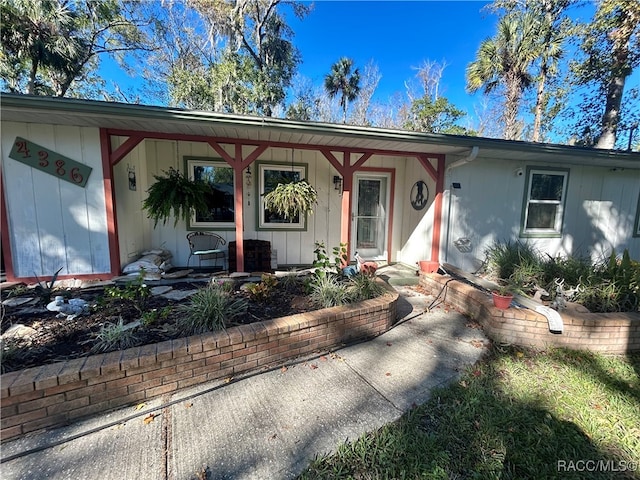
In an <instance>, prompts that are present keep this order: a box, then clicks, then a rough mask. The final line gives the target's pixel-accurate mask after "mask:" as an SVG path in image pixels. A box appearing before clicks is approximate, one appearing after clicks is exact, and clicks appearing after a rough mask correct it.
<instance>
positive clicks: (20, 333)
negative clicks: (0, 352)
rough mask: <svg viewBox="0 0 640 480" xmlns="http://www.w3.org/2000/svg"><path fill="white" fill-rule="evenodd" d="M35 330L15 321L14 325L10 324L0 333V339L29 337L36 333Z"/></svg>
mask: <svg viewBox="0 0 640 480" xmlns="http://www.w3.org/2000/svg"><path fill="white" fill-rule="evenodd" d="M36 333H37V332H36V331H35V330H34V329H33V328H31V327H27V326H26V325H22V324H21V323H16V324H15V325H11V326H10V327H9V328H8V329H7V331H6V332H4V333H3V334H2V337H1V338H2V339H3V340H6V339H8V338H29V337H32V336H34V335H35V334H36Z"/></svg>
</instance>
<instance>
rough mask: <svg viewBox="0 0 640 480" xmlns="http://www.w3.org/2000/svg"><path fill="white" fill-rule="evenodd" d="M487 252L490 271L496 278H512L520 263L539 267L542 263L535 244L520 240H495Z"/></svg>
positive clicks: (530, 266)
mask: <svg viewBox="0 0 640 480" xmlns="http://www.w3.org/2000/svg"><path fill="white" fill-rule="evenodd" d="M485 254H486V257H487V269H488V273H489V274H490V275H493V276H495V277H496V278H502V279H508V278H511V276H512V275H513V274H514V272H515V268H516V266H518V265H527V266H528V267H529V268H532V267H535V268H536V269H537V265H539V264H540V256H539V255H538V252H537V251H536V249H535V248H534V247H533V245H531V244H529V243H522V242H519V241H516V242H512V241H510V240H509V241H508V242H507V243H500V242H494V243H493V244H492V245H491V246H490V247H488V248H487V250H486V251H485Z"/></svg>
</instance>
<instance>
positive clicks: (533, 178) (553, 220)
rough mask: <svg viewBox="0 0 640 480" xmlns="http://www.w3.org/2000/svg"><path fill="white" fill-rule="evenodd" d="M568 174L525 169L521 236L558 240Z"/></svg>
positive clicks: (557, 171)
mask: <svg viewBox="0 0 640 480" xmlns="http://www.w3.org/2000/svg"><path fill="white" fill-rule="evenodd" d="M568 178H569V172H568V171H559V170H551V169H550V170H536V169H533V168H528V169H527V186H526V190H525V199H524V215H523V217H524V218H523V222H522V236H525V237H535V236H542V237H549V236H560V235H561V233H562V221H563V214H564V204H565V197H566V192H567V180H568Z"/></svg>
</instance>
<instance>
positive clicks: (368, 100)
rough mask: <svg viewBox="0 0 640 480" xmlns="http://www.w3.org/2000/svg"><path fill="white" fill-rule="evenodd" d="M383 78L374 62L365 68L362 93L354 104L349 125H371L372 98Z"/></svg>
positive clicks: (361, 84)
mask: <svg viewBox="0 0 640 480" xmlns="http://www.w3.org/2000/svg"><path fill="white" fill-rule="evenodd" d="M381 78H382V75H381V74H380V70H379V69H378V65H376V64H375V63H374V62H373V61H370V62H369V63H367V64H366V65H365V66H364V71H363V72H362V76H361V77H360V91H359V93H358V96H357V98H356V99H355V100H354V102H353V108H352V115H351V118H350V120H349V123H351V124H353V125H363V126H368V125H371V119H370V118H369V114H370V110H371V108H372V106H373V104H372V98H373V94H374V93H375V92H376V89H377V88H378V83H379V82H380V79H381Z"/></svg>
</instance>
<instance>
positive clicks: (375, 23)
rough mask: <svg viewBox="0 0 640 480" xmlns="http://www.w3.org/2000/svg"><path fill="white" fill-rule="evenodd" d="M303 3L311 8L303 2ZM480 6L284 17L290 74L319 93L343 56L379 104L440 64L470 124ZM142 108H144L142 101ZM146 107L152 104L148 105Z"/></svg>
mask: <svg viewBox="0 0 640 480" xmlns="http://www.w3.org/2000/svg"><path fill="white" fill-rule="evenodd" d="M305 3H311V2H305ZM489 3H491V2H488V1H483V0H474V1H471V0H447V1H430V0H423V1H372V0H359V1H358V0H356V1H343V0H320V1H315V2H313V4H314V8H313V11H312V12H311V13H310V14H309V15H308V16H307V17H305V18H304V19H303V20H299V19H297V18H295V17H293V15H287V20H288V23H289V25H290V26H291V28H292V29H293V31H294V38H293V42H294V44H295V45H296V47H297V48H298V49H299V50H300V53H301V55H302V63H301V64H300V65H299V68H298V72H299V74H301V75H303V76H304V77H307V78H309V79H310V80H311V81H312V82H313V84H314V85H316V86H321V85H322V81H323V78H324V76H325V75H326V74H327V73H328V72H329V70H330V68H331V65H332V64H333V63H335V62H336V61H337V60H338V59H339V58H341V57H343V56H346V57H349V58H352V59H353V60H354V63H355V66H357V67H360V68H361V69H363V68H364V67H365V65H366V64H367V63H369V62H370V61H373V62H375V64H376V65H377V67H378V70H379V73H380V74H381V76H382V78H381V80H380V83H379V85H378V89H377V91H376V94H375V97H374V100H377V101H379V102H381V103H387V101H388V100H389V97H390V96H391V95H393V94H394V93H396V92H400V93H405V92H406V88H405V82H407V81H410V80H412V79H414V78H415V74H416V67H419V66H420V65H421V64H423V62H424V61H427V60H430V61H436V62H440V63H443V62H444V63H446V64H447V67H446V69H445V70H444V74H443V77H442V80H441V83H440V94H441V95H443V96H445V97H446V98H448V99H449V101H451V102H452V103H453V104H454V105H456V106H457V107H458V108H461V109H463V110H465V111H466V112H467V113H468V114H469V115H470V118H469V120H470V121H471V123H472V124H474V123H476V121H477V120H476V119H474V118H473V117H474V116H475V115H474V114H475V111H474V110H476V109H474V106H477V107H478V108H477V110H478V111H480V110H481V108H479V103H480V101H481V100H482V93H481V92H478V93H476V94H474V95H470V94H467V93H466V91H465V69H466V67H467V65H468V64H469V63H470V62H472V61H473V60H474V58H475V55H476V52H477V49H478V47H479V46H480V43H481V42H482V41H483V40H484V39H486V38H489V37H492V36H493V35H494V34H495V27H496V23H497V21H498V16H497V15H495V14H493V13H491V12H490V11H489V10H488V9H486V8H484V7H485V6H486V5H488V4H489ZM593 10H594V8H593V3H591V4H589V3H588V4H587V7H586V8H584V7H583V8H580V9H578V10H577V11H575V10H574V13H573V14H572V17H573V18H574V19H575V18H578V16H582V18H581V20H583V21H585V22H586V21H588V20H589V19H590V17H591V14H592V13H593ZM103 62H104V67H103V69H102V71H103V73H104V76H105V79H106V80H107V81H108V83H111V82H110V81H116V82H118V83H119V84H120V86H121V87H122V89H123V91H125V92H127V91H128V92H131V91H132V89H133V90H137V91H138V93H142V92H143V90H140V86H141V79H131V78H127V77H126V74H125V73H124V72H122V71H121V70H119V69H118V68H117V67H116V66H115V64H114V62H112V61H110V60H109V59H106V58H104V59H103ZM141 100H142V102H143V103H146V102H147V99H146V98H145V97H144V94H143V97H142V98H141ZM149 102H150V103H151V102H153V101H152V100H150V101H149Z"/></svg>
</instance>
